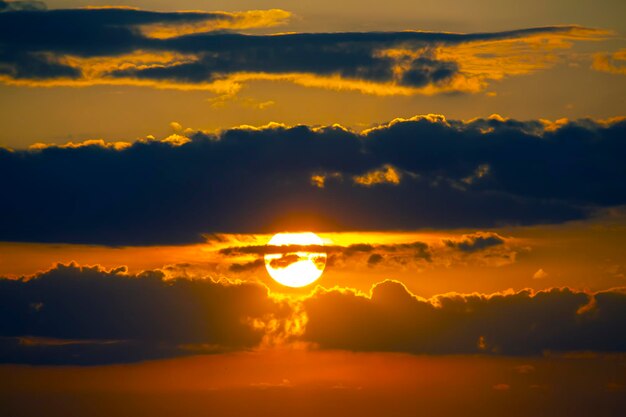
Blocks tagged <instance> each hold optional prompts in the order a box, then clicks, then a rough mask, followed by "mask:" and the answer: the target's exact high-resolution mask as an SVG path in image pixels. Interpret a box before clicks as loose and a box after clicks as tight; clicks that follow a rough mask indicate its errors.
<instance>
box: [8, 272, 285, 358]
mask: <svg viewBox="0 0 626 417" xmlns="http://www.w3.org/2000/svg"><path fill="white" fill-rule="evenodd" d="M0 313H1V314H0V337H1V339H0V362H28V363H32V362H35V363H59V364H61V363H79V364H94V363H109V362H128V361H137V360H145V359H154V358H159V357H170V356H180V355H189V354H193V353H202V352H220V351H225V350H233V349H246V348H251V347H254V346H257V345H258V344H259V343H260V342H261V339H262V337H263V336H264V333H263V332H262V331H261V330H260V329H257V328H254V327H253V326H252V325H251V324H249V323H248V322H249V321H251V320H253V319H257V318H261V317H266V316H268V315H270V316H272V317H275V318H277V319H280V318H281V317H284V316H285V315H286V314H288V313H289V311H288V310H286V309H285V307H284V306H281V305H280V304H279V303H277V302H275V301H274V300H272V299H271V298H270V297H269V296H268V293H267V289H266V288H265V287H263V286H260V285H257V284H253V283H237V284H231V283H226V282H213V281H211V280H210V279H206V280H189V279H182V278H181V279H174V280H165V279H164V275H163V274H162V273H161V272H159V271H147V272H144V273H141V274H138V275H131V274H127V273H125V269H124V268H118V269H115V270H111V271H106V270H104V269H101V268H98V267H92V268H89V267H79V266H76V265H67V266H63V265H58V266H56V267H55V268H53V269H51V270H49V271H46V272H43V273H40V274H38V275H36V276H35V277H33V278H30V279H21V280H10V279H2V278H0Z"/></svg>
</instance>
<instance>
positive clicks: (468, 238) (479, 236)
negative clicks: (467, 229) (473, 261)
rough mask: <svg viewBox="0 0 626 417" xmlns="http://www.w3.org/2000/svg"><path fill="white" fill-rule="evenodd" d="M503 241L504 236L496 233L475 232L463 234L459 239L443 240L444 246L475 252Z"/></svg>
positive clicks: (500, 243)
mask: <svg viewBox="0 0 626 417" xmlns="http://www.w3.org/2000/svg"><path fill="white" fill-rule="evenodd" d="M504 242H505V240H504V238H503V237H502V236H500V235H498V234H497V233H475V234H472V235H464V236H463V238H462V239H460V240H450V239H446V240H444V243H445V244H446V246H449V247H451V248H455V249H458V250H460V251H462V252H476V251H479V250H483V249H487V248H491V247H493V246H498V245H503V244H504Z"/></svg>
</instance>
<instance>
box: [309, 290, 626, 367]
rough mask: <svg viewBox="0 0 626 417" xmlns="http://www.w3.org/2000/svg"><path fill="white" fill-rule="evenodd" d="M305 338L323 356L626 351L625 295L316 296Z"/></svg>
mask: <svg viewBox="0 0 626 417" xmlns="http://www.w3.org/2000/svg"><path fill="white" fill-rule="evenodd" d="M304 306H305V310H306V312H307V317H308V322H307V327H306V332H305V334H304V336H303V337H304V338H305V339H306V340H307V341H309V342H313V343H315V344H317V345H319V346H320V347H321V348H322V349H347V350H355V351H394V352H409V353H417V354H420V353H427V354H471V353H485V354H504V355H538V354H543V353H545V352H546V351H559V352H562V351H610V352H623V351H624V350H626V335H625V334H624V332H622V331H621V329H623V328H624V326H625V325H626V293H624V292H623V291H618V290H615V291H607V292H600V293H597V294H595V295H592V296H590V295H588V294H586V293H583V292H575V291H572V290H569V289H553V290H549V291H542V292H538V293H536V294H533V293H531V292H529V291H521V292H518V293H515V294H494V295H491V296H483V295H445V296H440V297H438V298H436V299H432V300H424V299H419V298H416V297H415V296H413V295H412V294H411V293H409V292H408V291H407V289H406V288H405V287H404V286H403V285H402V284H400V283H398V282H395V281H385V282H383V283H381V284H378V285H377V286H375V287H374V288H373V290H372V295H371V298H367V297H364V296H359V295H356V294H354V293H352V292H349V291H338V290H333V291H320V292H318V293H317V294H315V295H313V296H312V297H311V298H309V299H307V300H305V301H304Z"/></svg>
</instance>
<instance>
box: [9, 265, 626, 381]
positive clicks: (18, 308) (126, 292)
mask: <svg viewBox="0 0 626 417" xmlns="http://www.w3.org/2000/svg"><path fill="white" fill-rule="evenodd" d="M0 313H1V314H0V363H32V364H56V365H61V364H79V365H94V364H106V363H124V362H134V361H141V360H148V359H158V358H167V357H176V356H183V355H193V354H210V353H216V352H224V351H232V350H249V349H256V348H260V347H264V346H286V345H289V344H291V343H296V344H298V345H299V346H310V347H314V348H319V349H347V350H353V351H391V352H408V353H416V354H422V353H426V354H474V353H482V354H502V355H536V354H543V353H545V352H547V351H552V352H572V351H595V352H600V351H601V352H623V351H626V336H624V334H623V332H620V331H619V330H621V329H622V328H623V327H624V325H625V324H626V323H625V322H624V320H626V319H625V317H626V314H625V313H626V292H625V291H624V289H614V290H610V291H603V292H597V293H593V294H588V293H584V292H577V291H573V290H570V289H551V290H546V291H539V292H533V291H530V290H524V291H519V292H513V291H508V292H504V293H495V294H490V295H485V294H466V295H463V294H444V295H439V296H435V297H433V298H430V299H423V298H419V297H416V296H415V295H413V294H411V293H410V292H409V291H408V290H407V289H406V288H405V287H404V285H403V284H401V283H399V282H396V281H384V282H382V283H379V284H376V285H375V286H374V287H373V288H372V290H371V293H370V295H369V296H367V295H363V294H359V293H356V292H354V291H353V290H350V289H345V288H343V289H342V288H334V289H330V290H327V289H323V288H320V287H318V288H317V289H316V290H315V291H313V292H312V293H311V294H310V295H308V296H305V297H303V298H299V299H294V300H292V299H289V298H285V297H280V299H278V298H275V297H273V296H272V295H271V294H269V293H268V290H267V288H266V287H264V286H262V285H260V284H255V283H243V282H237V283H233V282H230V281H219V282H215V281H213V280H211V279H209V278H204V279H187V278H173V279H166V278H165V275H164V273H163V272H161V271H158V270H153V271H145V272H142V273H139V274H128V273H127V272H126V269H125V268H124V267H120V268H116V269H111V270H105V269H102V268H100V267H79V266H77V265H75V264H71V265H57V266H55V267H54V268H52V269H50V270H48V271H45V272H41V273H38V274H36V275H35V276H33V277H28V278H22V279H6V278H0ZM524 371H525V370H519V372H524Z"/></svg>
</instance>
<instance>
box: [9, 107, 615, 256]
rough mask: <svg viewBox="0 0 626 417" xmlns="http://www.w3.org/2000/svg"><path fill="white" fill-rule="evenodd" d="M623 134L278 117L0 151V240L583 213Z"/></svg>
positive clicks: (166, 240)
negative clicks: (157, 135)
mask: <svg viewBox="0 0 626 417" xmlns="http://www.w3.org/2000/svg"><path fill="white" fill-rule="evenodd" d="M624 137H626V122H624V121H623V120H615V121H612V122H602V123H600V122H594V121H590V120H580V121H577V122H563V123H560V124H548V123H546V122H539V121H529V122H520V121H515V120H504V119H502V118H499V117H494V118H490V119H477V120H473V121H470V122H460V121H453V120H450V121H448V120H445V119H444V118H443V117H441V116H424V117H415V118H413V119H409V120H395V121H393V122H391V123H389V124H386V125H381V126H379V127H376V128H373V129H370V130H367V131H365V132H362V133H356V132H353V131H349V130H347V129H344V128H342V127H340V126H328V127H315V128H314V127H308V126H295V127H286V126H282V125H276V124H273V125H270V126H267V127H264V128H238V129H231V130H226V131H223V132H221V133H219V134H209V133H203V132H196V133H193V134H189V138H186V137H180V136H177V137H176V138H173V139H172V138H168V139H166V140H163V141H158V140H143V141H138V142H135V143H133V144H130V143H113V144H105V143H104V142H99V141H94V142H87V143H84V144H69V145H64V146H53V145H38V146H35V147H33V148H31V149H29V150H16V151H11V150H6V149H0V176H1V177H2V178H3V179H4V185H3V196H4V199H3V200H4V201H3V203H2V204H1V205H0V240H4V241H30V242H67V243H94V244H107V245H156V244H183V243H193V242H200V241H202V240H203V237H202V234H204V233H213V232H224V233H259V232H270V233H271V232H276V231H277V230H289V229H291V230H293V229H297V230H306V229H311V230H317V231H342V230H390V229H402V230H408V229H417V228H424V227H428V228H458V227H466V228H474V229H480V228H488V227H493V226H499V225H503V224H537V223H555V222H563V221H567V220H572V219H582V218H585V217H587V216H588V215H590V214H591V213H592V212H593V210H594V209H598V208H603V207H611V206H616V205H621V204H624V203H626V167H625V166H624V164H623V161H622V158H621V156H622V155H624V154H626V142H625V141H624ZM381 167H393V170H394V172H396V173H397V177H394V179H396V180H394V181H382V182H381V181H375V182H368V183H363V181H359V178H362V177H363V176H365V175H366V174H367V173H371V172H372V171H376V170H380V169H381ZM382 169H383V170H384V169H385V168H382ZM320 178H322V179H323V181H320V180H319V179H320ZM316 179H317V180H316ZM485 243H489V242H482V243H481V242H474V243H471V242H470V243H468V244H467V245H469V246H467V248H468V249H469V248H470V247H471V246H472V245H481V244H485ZM493 243H497V242H493Z"/></svg>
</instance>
